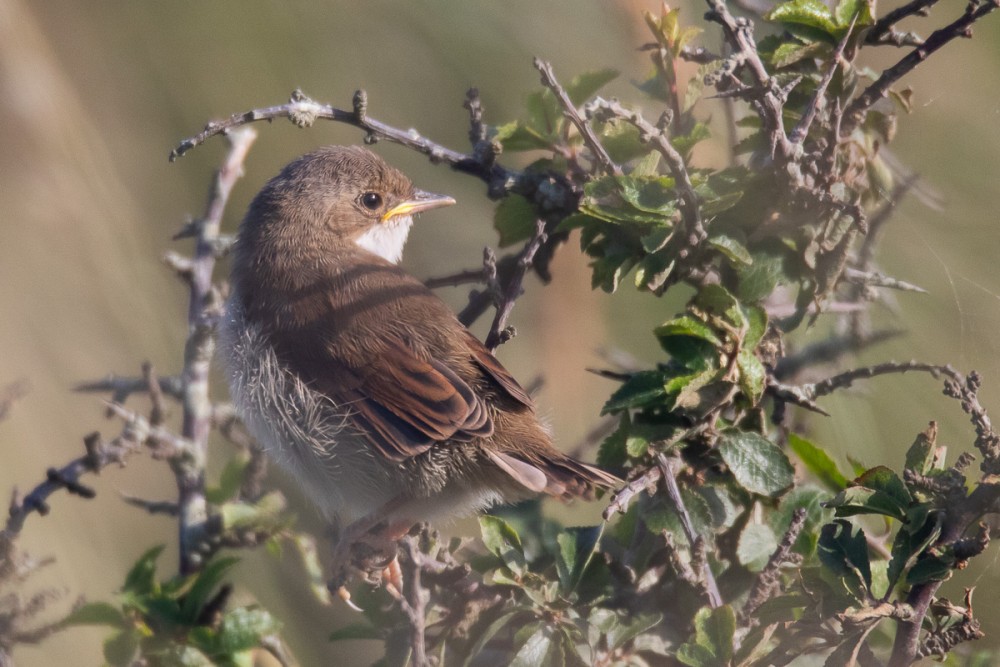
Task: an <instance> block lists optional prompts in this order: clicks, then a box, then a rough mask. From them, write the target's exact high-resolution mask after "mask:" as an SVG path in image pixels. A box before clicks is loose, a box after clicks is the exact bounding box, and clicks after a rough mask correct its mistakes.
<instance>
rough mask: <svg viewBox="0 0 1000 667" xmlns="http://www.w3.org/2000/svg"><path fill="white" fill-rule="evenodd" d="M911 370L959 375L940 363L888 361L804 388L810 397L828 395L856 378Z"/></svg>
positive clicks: (861, 378) (855, 369)
mask: <svg viewBox="0 0 1000 667" xmlns="http://www.w3.org/2000/svg"><path fill="white" fill-rule="evenodd" d="M909 371H921V372H924V373H930V374H931V375H933V376H934V377H940V376H942V375H946V376H948V377H952V376H954V375H957V373H956V371H955V370H954V369H953V368H951V366H941V365H938V364H926V363H923V362H919V361H906V362H898V361H887V362H885V363H881V364H875V365H874V366H865V367H863V368H854V369H852V370H849V371H845V372H843V373H838V374H837V375H834V376H833V377H829V378H827V379H825V380H822V381H820V382H816V383H813V384H807V385H803V386H802V389H803V391H804V392H805V395H806V396H807V397H809V398H810V399H815V398H818V397H820V396H826V395H827V394H831V393H833V392H834V391H837V390H838V389H845V388H847V387H850V386H851V385H852V384H854V382H855V381H856V380H868V379H870V378H873V377H877V376H879V375H888V374H890V373H907V372H909Z"/></svg>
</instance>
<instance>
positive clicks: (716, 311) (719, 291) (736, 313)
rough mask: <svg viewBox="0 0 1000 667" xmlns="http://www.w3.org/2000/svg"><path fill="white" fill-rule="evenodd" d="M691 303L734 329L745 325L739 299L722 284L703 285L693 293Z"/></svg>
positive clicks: (744, 317)
mask: <svg viewBox="0 0 1000 667" xmlns="http://www.w3.org/2000/svg"><path fill="white" fill-rule="evenodd" d="M691 303H692V305H693V306H695V307H697V308H699V309H700V310H702V311H704V312H706V313H708V314H710V315H715V316H717V317H720V318H722V319H723V320H724V321H725V322H727V323H728V324H730V325H731V326H733V327H735V328H736V329H743V328H744V327H745V326H746V325H747V321H746V316H745V315H744V314H743V309H742V308H741V307H740V303H739V301H737V300H736V297H735V296H733V295H732V294H730V293H729V291H728V290H727V289H726V288H725V287H723V286H722V285H717V284H709V285H705V286H703V287H702V288H701V289H699V290H698V293H697V294H695V296H694V298H693V299H692V300H691ZM709 321H711V320H709Z"/></svg>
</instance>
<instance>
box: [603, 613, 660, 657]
mask: <svg viewBox="0 0 1000 667" xmlns="http://www.w3.org/2000/svg"><path fill="white" fill-rule="evenodd" d="M662 620H663V614H658V613H646V614H639V615H637V616H631V615H629V616H628V617H626V618H625V619H620V621H619V622H617V623H614V624H613V625H612V626H611V627H610V628H609V629H608V631H607V634H606V637H607V640H608V648H610V649H612V650H614V649H617V648H620V647H621V646H624V645H625V643H626V642H628V641H629V640H631V639H634V638H635V637H637V636H638V635H640V634H642V633H643V632H645V631H646V630H649V629H650V628H653V627H655V626H656V625H658V624H659V622H660V621H662Z"/></svg>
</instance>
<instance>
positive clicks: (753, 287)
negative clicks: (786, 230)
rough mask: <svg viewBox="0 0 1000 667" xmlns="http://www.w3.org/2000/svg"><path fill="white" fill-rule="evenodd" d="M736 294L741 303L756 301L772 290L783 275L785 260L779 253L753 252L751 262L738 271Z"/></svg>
mask: <svg viewBox="0 0 1000 667" xmlns="http://www.w3.org/2000/svg"><path fill="white" fill-rule="evenodd" d="M739 277H740V284H739V287H738V288H737V290H736V294H737V296H738V297H739V299H740V301H741V302H743V303H757V302H759V301H760V300H762V299H764V298H766V297H767V296H769V295H770V294H771V292H773V291H774V288H775V287H777V286H778V284H779V283H780V282H782V280H783V279H784V277H785V260H784V257H782V256H781V255H775V254H771V253H754V254H753V264H751V265H750V266H748V267H747V268H745V269H742V270H740V272H739Z"/></svg>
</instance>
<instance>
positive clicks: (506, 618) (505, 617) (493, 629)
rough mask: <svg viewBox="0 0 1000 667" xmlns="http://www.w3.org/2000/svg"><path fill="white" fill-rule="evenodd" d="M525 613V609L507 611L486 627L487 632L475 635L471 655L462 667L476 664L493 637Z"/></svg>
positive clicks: (470, 650)
mask: <svg viewBox="0 0 1000 667" xmlns="http://www.w3.org/2000/svg"><path fill="white" fill-rule="evenodd" d="M523 612H524V610H523V609H513V610H510V611H505V612H504V613H502V614H500V615H499V616H498V617H497V618H496V619H495V620H493V621H492V622H491V623H490V624H489V625H488V626H486V629H485V630H483V631H482V632H479V633H476V634H475V635H473V636H475V637H476V642H475V643H474V644H473V645H472V647H471V648H470V649H469V655H468V656H466V658H465V661H464V662H462V667H469V665H471V664H472V663H473V662H475V658H476V656H478V655H479V654H480V652H482V650H483V648H484V647H485V646H486V644H488V643H489V641H490V640H491V639H493V637H494V636H495V635H496V634H497V633H498V632H500V630H502V629H503V628H504V626H506V625H508V624H509V623H510V622H511V621H513V620H514V617H515V616H518V615H520V614H522V613H523Z"/></svg>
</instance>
